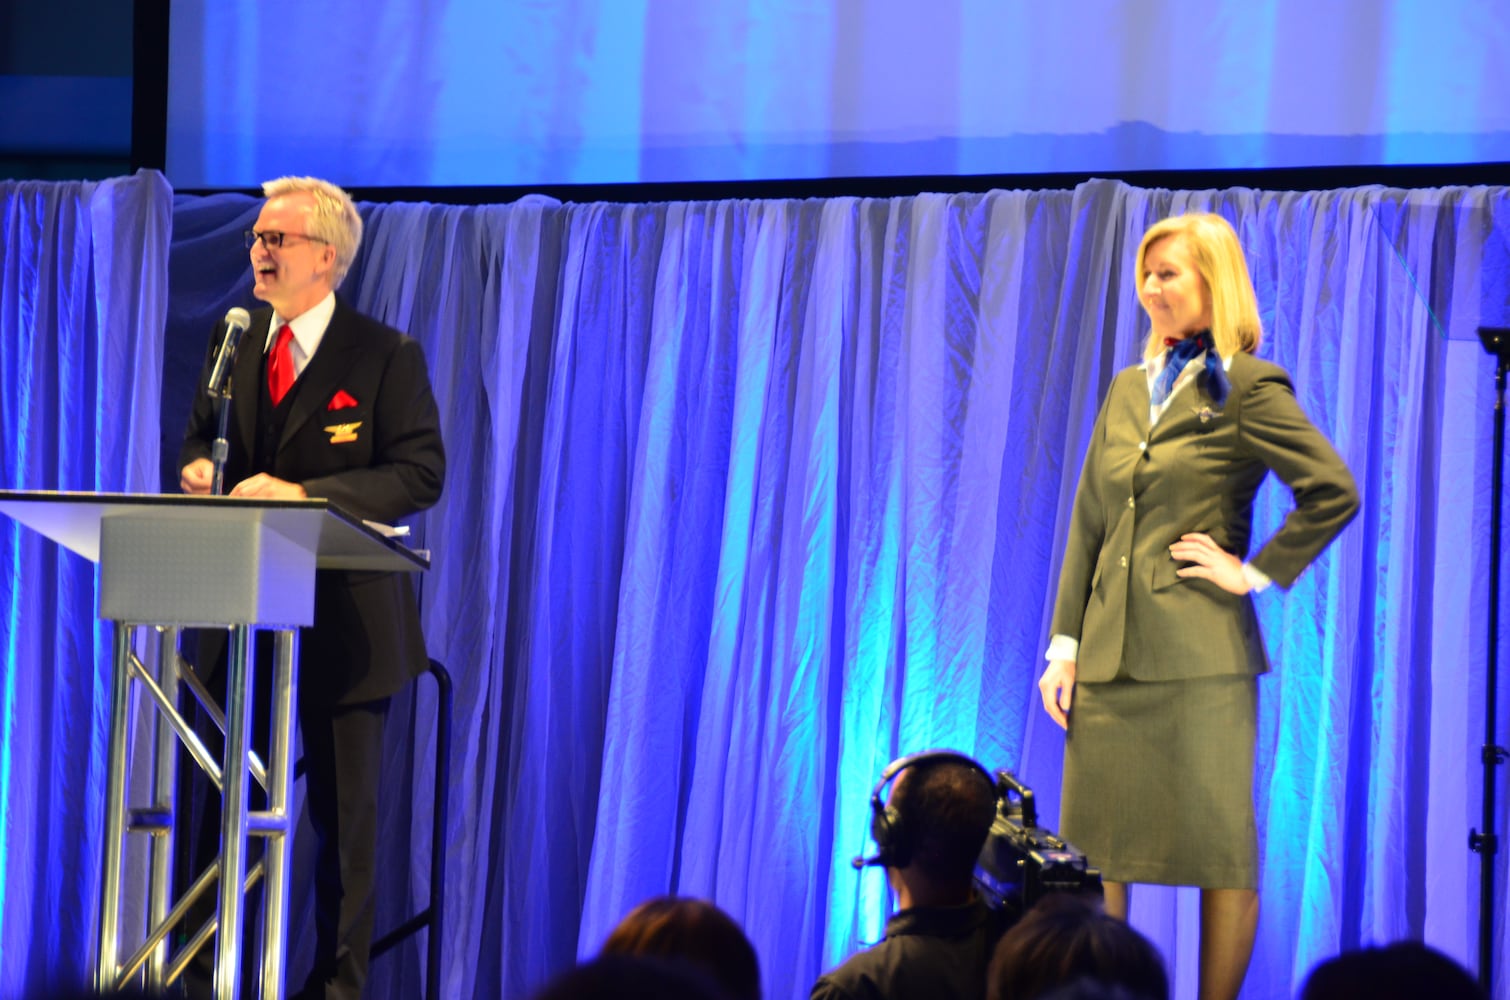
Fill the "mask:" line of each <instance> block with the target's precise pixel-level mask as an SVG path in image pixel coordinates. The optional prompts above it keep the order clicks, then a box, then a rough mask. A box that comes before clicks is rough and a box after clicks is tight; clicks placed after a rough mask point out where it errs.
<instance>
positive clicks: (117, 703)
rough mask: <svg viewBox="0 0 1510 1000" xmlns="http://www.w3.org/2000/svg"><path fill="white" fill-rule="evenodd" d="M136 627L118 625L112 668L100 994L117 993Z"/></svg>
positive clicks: (97, 975) (98, 975)
mask: <svg viewBox="0 0 1510 1000" xmlns="http://www.w3.org/2000/svg"><path fill="white" fill-rule="evenodd" d="M131 633H132V627H131V626H130V625H127V624H125V623H124V622H116V623H115V641H114V649H115V652H114V655H113V656H112V657H111V663H110V746H109V749H108V751H107V752H108V753H109V771H108V774H107V777H106V779H105V857H104V864H103V870H102V871H101V873H100V940H99V954H98V957H97V960H96V963H95V970H94V984H95V990H96V992H99V993H106V992H111V993H113V992H115V986H116V983H115V979H116V975H117V969H118V956H119V950H120V933H121V925H120V920H121V852H122V850H123V849H124V844H123V843H122V841H123V839H124V837H125V833H126V736H127V731H128V729H129V722H130V720H129V719H128V718H127V715H128V714H129V711H130V706H129V698H128V694H129V692H130V680H131Z"/></svg>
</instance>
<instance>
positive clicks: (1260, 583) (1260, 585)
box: [1243, 563, 1274, 594]
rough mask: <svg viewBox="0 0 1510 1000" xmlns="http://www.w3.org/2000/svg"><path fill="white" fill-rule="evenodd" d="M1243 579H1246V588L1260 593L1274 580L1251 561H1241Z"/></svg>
mask: <svg viewBox="0 0 1510 1000" xmlns="http://www.w3.org/2000/svg"><path fill="white" fill-rule="evenodd" d="M1243 579H1244V580H1247V581H1248V589H1249V590H1250V591H1252V592H1253V593H1255V594H1262V593H1263V592H1264V591H1266V590H1268V589H1269V584H1271V583H1273V582H1274V581H1273V580H1271V579H1269V578H1268V576H1266V575H1265V574H1264V571H1263V570H1261V569H1259V568H1258V567H1256V566H1254V565H1253V564H1252V563H1243Z"/></svg>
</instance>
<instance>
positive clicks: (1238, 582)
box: [1169, 531, 1253, 594]
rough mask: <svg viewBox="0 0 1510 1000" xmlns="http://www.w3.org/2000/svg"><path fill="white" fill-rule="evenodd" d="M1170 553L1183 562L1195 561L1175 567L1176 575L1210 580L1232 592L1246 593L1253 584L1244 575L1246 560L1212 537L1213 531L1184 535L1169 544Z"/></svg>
mask: <svg viewBox="0 0 1510 1000" xmlns="http://www.w3.org/2000/svg"><path fill="white" fill-rule="evenodd" d="M1169 554H1170V555H1171V556H1173V557H1174V558H1176V559H1178V560H1180V561H1181V562H1193V563H1195V565H1194V566H1186V567H1185V568H1184V569H1181V570H1176V571H1175V575H1177V576H1183V577H1195V578H1196V579H1198V580H1210V581H1211V582H1212V583H1214V584H1216V585H1217V586H1218V587H1221V588H1222V589H1223V590H1225V591H1226V592H1227V593H1229V594H1246V593H1247V592H1248V591H1250V590H1252V589H1253V587H1252V585H1251V584H1249V582H1248V578H1247V577H1246V576H1244V575H1243V561H1242V560H1241V559H1239V558H1238V557H1237V556H1235V555H1233V554H1232V553H1230V552H1228V551H1226V550H1224V549H1223V548H1222V547H1221V546H1219V545H1217V544H1216V543H1215V542H1213V541H1212V540H1211V536H1210V535H1203V534H1201V533H1200V532H1199V531H1192V532H1191V533H1190V534H1188V535H1181V536H1180V540H1179V541H1178V542H1175V543H1174V544H1173V545H1171V546H1170V547H1169Z"/></svg>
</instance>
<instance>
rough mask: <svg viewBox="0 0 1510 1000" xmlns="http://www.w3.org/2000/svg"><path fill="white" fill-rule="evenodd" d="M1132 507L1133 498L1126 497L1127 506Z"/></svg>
mask: <svg viewBox="0 0 1510 1000" xmlns="http://www.w3.org/2000/svg"><path fill="white" fill-rule="evenodd" d="M1132 505H1133V498H1132V497H1128V498H1127V506H1129V507H1131V506H1132Z"/></svg>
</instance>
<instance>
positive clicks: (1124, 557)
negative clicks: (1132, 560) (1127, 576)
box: [1117, 556, 1127, 569]
mask: <svg viewBox="0 0 1510 1000" xmlns="http://www.w3.org/2000/svg"><path fill="white" fill-rule="evenodd" d="M1117 562H1119V563H1121V564H1122V568H1123V569H1126V568H1127V557H1126V556H1123V557H1122V558H1121V559H1118V560H1117Z"/></svg>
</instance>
